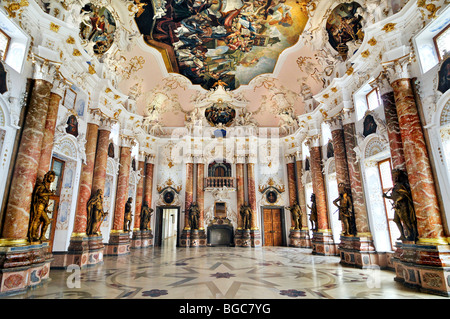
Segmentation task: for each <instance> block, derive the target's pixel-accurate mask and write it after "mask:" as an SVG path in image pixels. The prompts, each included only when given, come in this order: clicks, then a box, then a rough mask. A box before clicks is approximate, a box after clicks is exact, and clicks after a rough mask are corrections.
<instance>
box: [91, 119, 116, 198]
mask: <svg viewBox="0 0 450 319" xmlns="http://www.w3.org/2000/svg"><path fill="white" fill-rule="evenodd" d="M112 124H113V121H111V120H110V119H109V118H105V117H103V118H102V119H101V123H100V126H99V129H98V138H97V149H96V153H95V162H94V171H93V174H92V194H95V193H96V192H97V190H99V189H101V190H102V191H104V190H105V181H106V166H107V163H108V146H109V142H110V141H109V136H110V134H111V126H112Z"/></svg>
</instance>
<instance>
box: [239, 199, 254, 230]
mask: <svg viewBox="0 0 450 319" xmlns="http://www.w3.org/2000/svg"><path fill="white" fill-rule="evenodd" d="M240 213H241V217H242V229H245V230H249V229H251V228H252V215H253V211H252V209H251V207H250V205H248V203H247V202H246V203H245V204H244V205H242V206H241V209H240Z"/></svg>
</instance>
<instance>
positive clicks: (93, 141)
mask: <svg viewBox="0 0 450 319" xmlns="http://www.w3.org/2000/svg"><path fill="white" fill-rule="evenodd" d="M94 116H96V115H94ZM97 136H98V123H95V122H92V123H88V124H87V130H86V145H85V152H86V162H85V163H84V164H83V165H82V166H81V175H80V186H79V189H78V198H77V209H76V211H75V222H74V225H73V233H74V235H77V234H84V235H86V227H87V202H88V201H89V198H90V197H91V187H92V176H93V173H94V163H95V151H96V148H97Z"/></svg>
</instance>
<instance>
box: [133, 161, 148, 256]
mask: <svg viewBox="0 0 450 319" xmlns="http://www.w3.org/2000/svg"><path fill="white" fill-rule="evenodd" d="M138 170H139V171H140V172H141V174H142V176H141V178H140V179H139V182H138V184H137V187H136V199H135V204H134V207H135V209H134V226H133V236H132V239H131V248H141V247H142V246H141V243H142V238H141V230H140V226H141V210H142V203H143V201H144V179H145V178H144V177H145V175H143V174H144V171H145V159H142V160H139V164H138Z"/></svg>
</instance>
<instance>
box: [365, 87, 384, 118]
mask: <svg viewBox="0 0 450 319" xmlns="http://www.w3.org/2000/svg"><path fill="white" fill-rule="evenodd" d="M374 91H375V93H376V95H377V101H378V105H377V107H375V108H370V103H369V95H370V94H372V93H373V92H374ZM380 102H381V101H380V90H379V89H378V88H377V87H375V88H373V89H372V90H370V91H369V92H367V94H366V105H367V109H366V112H367V111H372V110H375V109H376V108H378V107H380V106H381V103H380Z"/></svg>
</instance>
